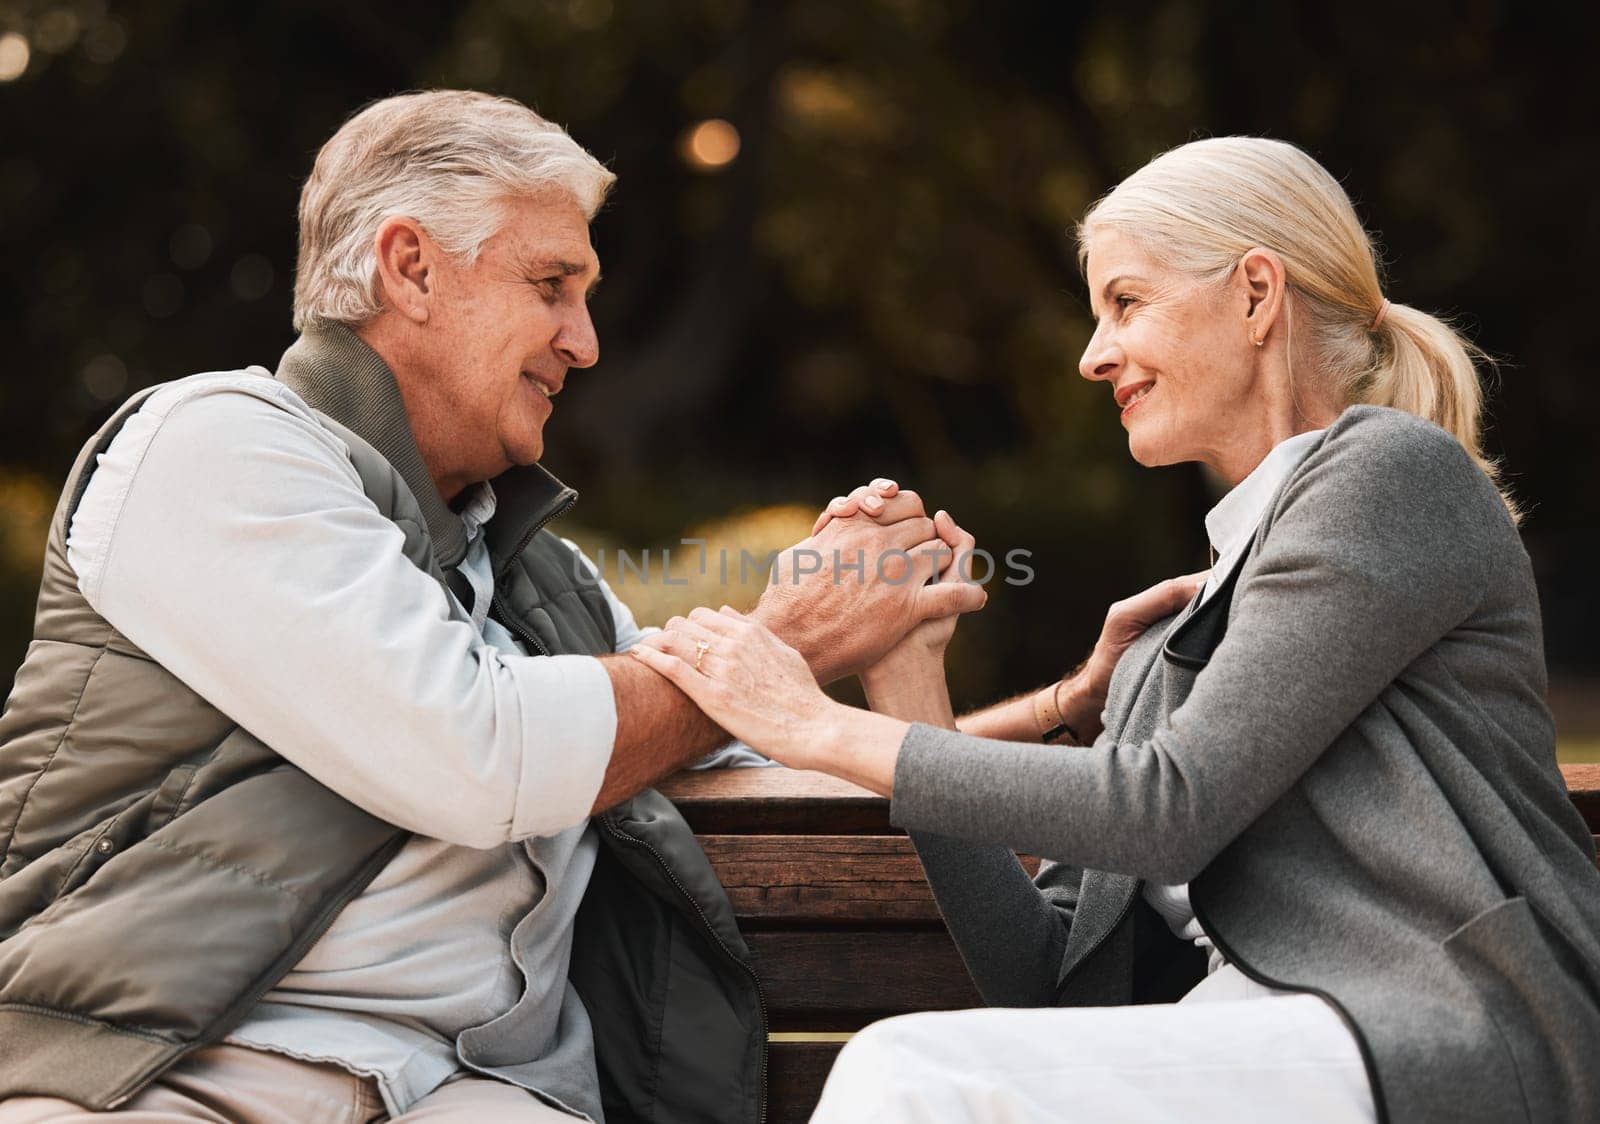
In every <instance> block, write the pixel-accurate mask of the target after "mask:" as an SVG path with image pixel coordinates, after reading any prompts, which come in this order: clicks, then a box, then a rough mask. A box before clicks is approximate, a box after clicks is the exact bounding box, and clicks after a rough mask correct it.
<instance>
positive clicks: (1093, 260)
mask: <svg viewBox="0 0 1600 1124" xmlns="http://www.w3.org/2000/svg"><path fill="white" fill-rule="evenodd" d="M1087 275H1088V283H1089V306H1090V310H1091V311H1092V312H1093V313H1094V317H1095V321H1096V326H1095V331H1094V335H1093V336H1092V337H1091V338H1090V340H1089V346H1088V348H1087V349H1085V351H1084V353H1083V359H1082V360H1081V361H1080V362H1079V364H1078V370H1079V371H1080V372H1081V373H1082V375H1083V377H1084V378H1086V379H1091V380H1094V381H1099V382H1106V383H1109V384H1110V387H1111V391H1112V393H1113V394H1114V395H1115V397H1116V401H1117V406H1118V407H1119V408H1120V409H1121V411H1122V425H1123V428H1125V429H1126V430H1127V431H1128V451H1129V452H1130V453H1132V454H1133V458H1134V460H1136V461H1138V462H1139V463H1140V464H1142V465H1145V466H1146V467H1154V466H1156V465H1165V464H1177V463H1180V462H1182V461H1201V462H1203V463H1206V464H1209V465H1211V466H1212V467H1213V468H1215V469H1216V470H1217V471H1218V472H1220V473H1221V474H1222V475H1223V477H1224V478H1225V479H1227V480H1228V482H1229V483H1237V482H1238V481H1239V480H1241V479H1243V477H1244V476H1245V475H1248V473H1249V471H1250V469H1251V468H1253V467H1254V466H1255V465H1256V464H1258V463H1260V460H1261V458H1262V457H1263V456H1265V455H1266V452H1267V451H1268V450H1269V449H1270V448H1271V440H1270V437H1269V435H1268V434H1267V433H1266V432H1265V430H1266V429H1267V428H1268V427H1267V426H1266V424H1265V423H1266V419H1265V418H1264V417H1263V406H1264V404H1265V403H1264V399H1267V398H1270V397H1272V396H1271V395H1268V394H1265V393H1264V391H1265V389H1266V388H1264V387H1263V386H1262V385H1261V380H1262V378H1263V375H1262V371H1261V368H1262V367H1263V364H1262V363H1260V362H1259V361H1258V358H1257V349H1256V347H1255V346H1254V345H1253V343H1252V342H1251V337H1250V325H1249V320H1248V315H1249V312H1250V308H1251V298H1250V288H1249V284H1248V282H1247V281H1246V280H1245V279H1244V278H1242V277H1240V276H1235V277H1233V278H1229V279H1228V280H1226V281H1224V282H1223V283H1222V284H1221V285H1217V284H1204V283H1200V282H1196V281H1195V280H1193V279H1192V278H1190V277H1188V276H1186V275H1184V274H1180V273H1176V272H1174V271H1172V270H1170V269H1166V268H1164V267H1162V266H1160V265H1158V264H1157V263H1156V262H1155V261H1154V260H1152V259H1151V257H1150V256H1149V255H1148V254H1147V253H1146V252H1145V251H1144V250H1143V249H1142V248H1141V247H1140V246H1139V245H1138V243H1136V242H1134V241H1132V240H1130V239H1129V238H1128V237H1127V236H1126V235H1124V234H1122V233H1121V232H1120V231H1117V230H1115V229H1102V230H1100V231H1098V232H1096V233H1095V234H1094V236H1093V237H1092V238H1091V239H1090V241H1089V253H1088V263H1087ZM1263 443H1265V444H1264V447H1263ZM1252 458H1253V459H1252Z"/></svg>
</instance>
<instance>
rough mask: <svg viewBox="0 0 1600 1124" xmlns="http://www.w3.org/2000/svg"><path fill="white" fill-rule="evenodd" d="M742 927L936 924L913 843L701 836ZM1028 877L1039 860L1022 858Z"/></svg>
mask: <svg viewBox="0 0 1600 1124" xmlns="http://www.w3.org/2000/svg"><path fill="white" fill-rule="evenodd" d="M699 840H700V846H701V847H702V848H704V849H705V852H706V856H707V857H708V858H709V859H710V860H711V866H712V868H713V869H714V870H715V871H716V872H717V878H718V879H719V880H721V882H722V885H723V886H724V887H726V889H727V891H728V899H729V900H730V901H731V902H732V903H733V911H734V913H735V914H736V915H737V916H738V918H739V920H740V921H741V922H743V921H751V922H755V923H757V924H764V925H768V926H771V925H775V924H816V923H823V924H827V923H832V924H839V923H849V922H855V923H858V924H869V925H871V924H882V923H885V922H888V923H904V922H920V923H926V924H934V923H937V922H938V921H939V920H940V917H939V907H938V905H937V904H936V903H935V902H934V900H933V891H932V890H930V889H929V888H928V883H927V879H926V878H925V876H924V875H923V873H922V863H921V861H920V860H919V859H918V858H917V853H916V850H915V848H913V847H912V846H911V840H909V839H907V838H906V837H904V836H895V835H799V836H796V835H702V836H699ZM1022 865H1023V867H1024V868H1025V869H1026V870H1027V871H1028V873H1029V874H1033V873H1035V872H1036V871H1037V870H1038V869H1039V860H1038V859H1036V858H1033V857H1032V856H1023V858H1022Z"/></svg>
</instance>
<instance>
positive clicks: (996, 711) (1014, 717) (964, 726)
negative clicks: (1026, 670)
mask: <svg viewBox="0 0 1600 1124" xmlns="http://www.w3.org/2000/svg"><path fill="white" fill-rule="evenodd" d="M1045 692H1050V700H1049V701H1050V702H1051V703H1053V704H1054V709H1052V710H1049V712H1050V713H1052V714H1054V713H1056V712H1057V711H1058V712H1059V716H1060V721H1061V722H1062V723H1064V724H1065V725H1066V726H1067V728H1068V730H1069V731H1070V733H1065V734H1062V735H1061V736H1059V737H1057V738H1056V739H1054V740H1055V742H1056V743H1057V744H1081V745H1087V744H1088V743H1090V742H1092V741H1094V739H1095V737H1096V736H1097V735H1098V734H1099V733H1100V709H1101V706H1102V705H1103V704H1102V702H1101V701H1100V700H1099V699H1098V698H1097V697H1095V696H1094V695H1093V694H1092V693H1091V692H1090V690H1089V688H1088V686H1087V685H1086V684H1085V683H1084V681H1083V675H1082V674H1081V673H1080V674H1078V675H1074V676H1072V677H1070V678H1068V679H1065V680H1057V681H1056V682H1054V683H1051V684H1049V685H1047V686H1044V687H1040V688H1039V689H1038V690H1037V691H1029V692H1027V693H1026V694H1021V695H1018V696H1016V697H1015V698H1011V699H1007V700H1006V701H1005V702H1002V703H996V704H995V705H993V706H991V707H988V708H986V709H984V710H978V711H974V712H973V713H971V714H964V715H962V716H961V717H960V718H958V719H956V728H957V729H959V730H960V731H961V732H962V733H964V734H971V735H972V736H973V737H975V738H993V739H994V740H996V741H1008V742H1036V741H1039V740H1041V739H1042V737H1043V735H1044V734H1045V733H1046V732H1047V730H1046V729H1042V728H1041V720H1040V717H1039V715H1040V713H1041V711H1042V710H1046V709H1049V708H1043V707H1041V705H1040V702H1041V699H1040V696H1042V695H1043V694H1044V693H1045ZM919 721H920V719H919Z"/></svg>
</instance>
